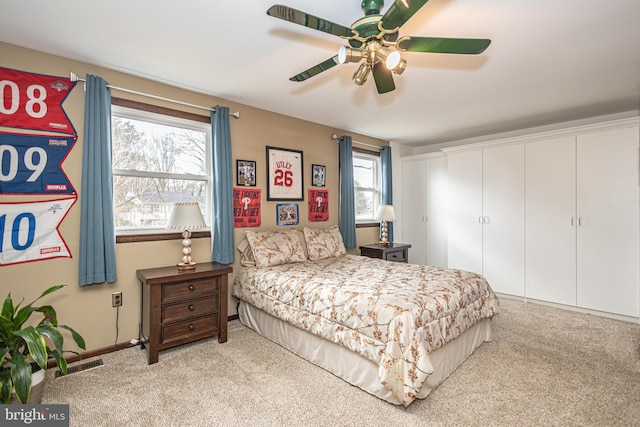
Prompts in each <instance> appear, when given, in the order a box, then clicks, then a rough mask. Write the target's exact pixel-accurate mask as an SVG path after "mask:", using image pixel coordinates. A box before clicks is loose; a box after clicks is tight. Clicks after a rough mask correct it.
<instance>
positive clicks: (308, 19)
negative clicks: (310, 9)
mask: <svg viewBox="0 0 640 427" xmlns="http://www.w3.org/2000/svg"><path fill="white" fill-rule="evenodd" d="M267 15H269V16H273V17H275V18H280V19H284V20H285V21H289V22H293V23H294V24H298V25H303V26H305V27H309V28H312V29H314V30H318V31H322V32H324V33H328V34H333V35H334V36H338V37H351V36H352V35H353V32H352V31H351V28H349V27H345V26H344V25H340V24H336V23H334V22H331V21H327V20H326V19H322V18H318V17H317V16H313V15H309V14H308V13H305V12H301V11H299V10H296V9H293V8H290V7H288V6H284V5H281V4H275V5H273V6H271V7H270V8H269V10H267Z"/></svg>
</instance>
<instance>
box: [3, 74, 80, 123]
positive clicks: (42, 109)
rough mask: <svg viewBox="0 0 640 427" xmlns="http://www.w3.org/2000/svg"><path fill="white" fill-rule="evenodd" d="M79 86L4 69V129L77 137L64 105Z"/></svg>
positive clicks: (56, 78) (62, 79)
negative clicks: (46, 132) (72, 90)
mask: <svg viewBox="0 0 640 427" xmlns="http://www.w3.org/2000/svg"><path fill="white" fill-rule="evenodd" d="M76 83H77V82H72V81H71V80H69V79H67V78H64V77H55V76H47V75H44V74H35V73H26V72H24V71H18V70H12V69H10V68H3V67H0V94H1V95H2V98H0V126H6V127H12V128H21V129H32V130H45V131H49V132H58V133H64V134H67V135H75V134H76V130H75V129H74V128H73V125H72V124H71V122H70V121H69V118H68V117H67V114H66V113H65V112H64V110H63V109H62V103H63V102H64V100H65V99H66V97H67V95H69V93H70V92H71V89H73V87H74V86H75V85H76Z"/></svg>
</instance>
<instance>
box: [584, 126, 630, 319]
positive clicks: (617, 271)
mask: <svg viewBox="0 0 640 427" xmlns="http://www.w3.org/2000/svg"><path fill="white" fill-rule="evenodd" d="M638 141H639V135H638V128H628V129H616V130H610V131H603V132H598V133H593V134H587V135H579V136H578V143H577V153H578V156H577V160H578V162H577V165H578V166H577V167H578V171H577V172H578V174H577V176H578V182H577V202H578V210H577V213H578V217H579V219H580V224H579V227H578V298H577V301H578V306H580V307H584V308H589V309H594V310H600V311H605V312H610V313H618V314H622V315H627V316H633V317H638V316H639V315H640V307H639V304H640V303H639V301H640V297H639V295H638V293H639V282H640V278H639V263H640V261H639V260H640V254H639V250H638V241H639V224H638V220H639V218H640V213H639V205H638V202H639V200H638V196H639V189H638V179H639V178H638V176H639V174H638V146H639V143H638Z"/></svg>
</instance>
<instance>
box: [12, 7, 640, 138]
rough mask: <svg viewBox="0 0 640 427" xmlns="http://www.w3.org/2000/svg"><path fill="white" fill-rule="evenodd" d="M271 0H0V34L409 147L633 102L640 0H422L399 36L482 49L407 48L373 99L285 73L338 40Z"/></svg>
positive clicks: (330, 15) (339, 19)
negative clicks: (468, 42) (276, 11)
mask: <svg viewBox="0 0 640 427" xmlns="http://www.w3.org/2000/svg"><path fill="white" fill-rule="evenodd" d="M409 1H410V0H409ZM281 3H282V4H285V5H287V6H290V7H293V8H296V9H299V10H302V11H305V12H307V13H309V14H312V15H315V16H318V17H322V18H325V19H328V20H330V21H333V22H336V23H339V24H343V25H345V26H350V25H351V23H353V22H354V21H356V20H357V19H359V18H361V17H362V16H363V12H362V10H361V9H360V3H361V0H323V1H304V0H282V1H281ZM385 3H386V4H385V7H384V9H383V13H384V12H385V11H386V10H387V9H388V7H389V6H390V5H391V3H392V2H391V1H390V0H387V1H386V2H385ZM272 4H274V0H250V1H241V0H234V1H212V0H181V1H179V2H177V1H169V0H109V1H108V2H106V1H105V2H98V1H86V0H59V1H55V2H42V1H38V0H20V1H16V0H0V5H1V6H0V10H2V13H0V41H4V42H7V43H11V44H16V45H20V46H25V47H29V48H33V49H37V50H41V51H44V52H48V53H53V54H57V55H61V56H64V57H68V58H71V59H75V60H79V61H83V62H87V63H91V64H96V65H100V66H103V67H107V68H111V69H115V70H119V71H123V72H127V73H130V74H134V75H138V76H143V77H146V78H150V79H153V80H158V81H162V82H165V83H169V84H172V85H175V86H179V87H184V88H188V89H192V90H196V91H198V92H202V93H206V94H211V95H215V96H217V97H221V98H223V99H227V100H230V101H234V102H239V103H242V104H246V105H250V106H253V107H257V108H262V109H265V110H270V111H274V112H277V113H281V114H285V115H288V116H293V117H297V118H301V119H304V120H309V121H313V122H317V123H321V124H324V125H327V126H331V127H335V128H338V129H344V130H346V131H351V132H357V133H361V134H364V135H369V136H373V137H377V138H381V139H384V140H388V141H393V142H397V143H401V144H408V145H415V146H419V145H423V144H429V143H432V144H433V143H443V142H446V141H451V140H457V139H463V138H468V137H472V136H479V135H486V134H494V133H499V132H507V131H511V130H514V129H522V128H527V127H535V126H543V125H549V124H553V123H558V122H565V121H570V120H577V119H584V118H589V117H594V116H600V115H607V114H616V113H620V112H630V111H637V110H640V1H639V0H609V1H607V0H431V1H429V2H428V3H427V4H426V5H425V6H424V7H422V9H421V10H420V11H418V13H416V15H414V16H413V18H411V19H410V20H409V21H408V22H407V23H406V24H405V25H403V26H402V28H401V30H400V35H414V36H436V37H464V38H490V39H491V40H492V44H491V45H490V46H489V48H488V49H487V50H486V51H485V52H484V53H483V54H481V55H479V56H471V55H443V54H432V53H405V54H404V57H405V59H406V60H407V62H408V68H407V70H406V71H405V73H404V74H403V75H401V76H394V77H395V83H396V90H395V91H393V92H390V93H388V94H384V95H379V94H378V93H377V91H376V89H375V84H374V82H373V79H372V78H370V79H369V80H368V81H367V82H365V84H364V85H363V86H356V85H355V84H353V83H352V81H351V76H352V74H353V73H354V72H355V70H356V68H357V64H345V65H339V66H336V67H334V68H332V69H330V70H328V71H325V72H324V73H322V74H319V75H317V76H315V77H313V78H312V79H310V80H307V81H305V82H301V83H295V82H291V81H289V77H291V76H293V75H295V74H297V73H299V72H301V71H304V70H306V69H307V68H309V67H311V66H313V65H315V64H317V63H319V62H322V61H324V60H325V59H328V58H330V57H332V56H333V55H335V54H336V52H337V49H338V48H339V46H341V45H342V44H343V41H342V40H341V39H339V38H338V37H335V36H331V35H329V34H325V33H322V32H318V31H314V30H311V29H309V28H305V27H302V26H300V25H295V24H292V23H289V22H286V21H282V20H279V19H276V18H273V17H270V16H268V15H267V14H266V10H267V9H268V8H269V7H270V6H271V5H272ZM5 61H6V59H5V58H0V65H7V66H10V65H11V64H10V62H9V64H3V63H4V62H5ZM29 71H35V72H38V70H29ZM70 71H73V70H70ZM132 89H135V88H132Z"/></svg>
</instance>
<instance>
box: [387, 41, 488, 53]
mask: <svg viewBox="0 0 640 427" xmlns="http://www.w3.org/2000/svg"><path fill="white" fill-rule="evenodd" d="M490 44H491V40H489V39H451V38H442V37H407V38H404V37H403V38H401V39H400V40H399V42H398V47H399V48H400V49H402V50H406V51H407V52H434V53H459V54H465V55H477V54H479V53H482V52H484V50H485V49H486V48H487V47H488V46H489V45H490Z"/></svg>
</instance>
